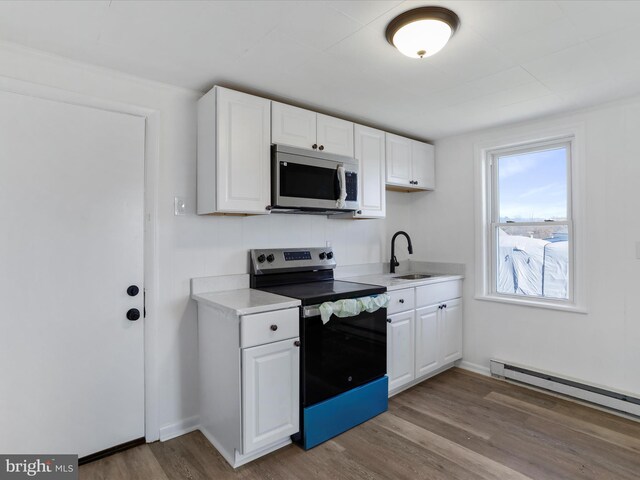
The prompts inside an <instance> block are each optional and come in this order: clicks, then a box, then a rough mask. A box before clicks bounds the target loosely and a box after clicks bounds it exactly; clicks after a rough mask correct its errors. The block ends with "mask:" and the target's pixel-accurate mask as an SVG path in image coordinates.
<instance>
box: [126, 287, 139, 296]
mask: <svg viewBox="0 0 640 480" xmlns="http://www.w3.org/2000/svg"><path fill="white" fill-rule="evenodd" d="M138 293H140V289H139V288H138V287H137V286H136V285H130V286H129V288H127V295H129V296H130V297H135V296H136V295H138Z"/></svg>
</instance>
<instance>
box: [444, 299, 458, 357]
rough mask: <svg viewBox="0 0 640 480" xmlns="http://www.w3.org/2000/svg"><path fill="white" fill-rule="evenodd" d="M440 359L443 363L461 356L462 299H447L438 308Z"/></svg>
mask: <svg viewBox="0 0 640 480" xmlns="http://www.w3.org/2000/svg"><path fill="white" fill-rule="evenodd" d="M440 329H441V338H442V342H441V343H440V346H441V348H442V360H443V362H445V363H448V362H453V361H455V360H458V359H459V358H462V301H461V300H460V299H459V298H458V299H455V300H448V301H447V302H446V303H444V304H443V307H442V309H441V310H440Z"/></svg>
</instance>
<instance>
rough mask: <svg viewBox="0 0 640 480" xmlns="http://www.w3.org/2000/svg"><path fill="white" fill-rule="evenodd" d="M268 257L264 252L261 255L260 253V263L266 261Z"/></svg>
mask: <svg viewBox="0 0 640 480" xmlns="http://www.w3.org/2000/svg"><path fill="white" fill-rule="evenodd" d="M266 259H267V257H265V256H264V253H261V254H260V255H258V263H264V261H265V260H266Z"/></svg>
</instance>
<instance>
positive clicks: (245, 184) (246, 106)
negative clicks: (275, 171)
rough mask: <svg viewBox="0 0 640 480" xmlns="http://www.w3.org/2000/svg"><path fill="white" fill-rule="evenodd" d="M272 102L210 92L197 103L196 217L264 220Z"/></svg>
mask: <svg viewBox="0 0 640 480" xmlns="http://www.w3.org/2000/svg"><path fill="white" fill-rule="evenodd" d="M270 140H271V101H269V100H266V99H264V98H260V97H256V96H253V95H248V94H246V93H241V92H236V91H234V90H229V89H227V88H222V87H214V88H213V89H212V90H211V91H209V92H208V93H207V94H206V95H205V96H204V97H202V98H201V99H200V100H199V101H198V179H197V182H198V209H197V210H198V213H199V214H216V213H219V214H224V213H230V214H266V213H269V211H268V210H267V209H266V207H267V205H269V204H270V203H271V169H270Z"/></svg>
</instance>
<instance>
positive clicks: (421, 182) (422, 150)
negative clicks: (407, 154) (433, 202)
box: [411, 141, 436, 190]
mask: <svg viewBox="0 0 640 480" xmlns="http://www.w3.org/2000/svg"><path fill="white" fill-rule="evenodd" d="M434 152H435V148H434V147H433V145H429V144H428V143H422V142H416V141H413V142H412V143H411V167H412V171H413V174H412V175H411V176H412V180H413V181H414V186H415V187H416V188H421V189H425V190H433V189H435V188H436V177H435V171H436V169H435V153H434Z"/></svg>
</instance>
